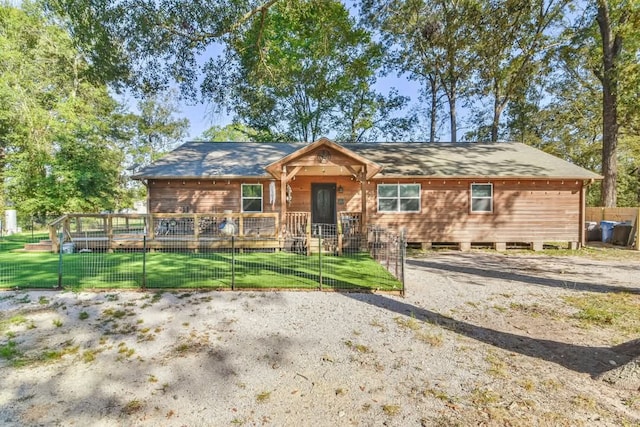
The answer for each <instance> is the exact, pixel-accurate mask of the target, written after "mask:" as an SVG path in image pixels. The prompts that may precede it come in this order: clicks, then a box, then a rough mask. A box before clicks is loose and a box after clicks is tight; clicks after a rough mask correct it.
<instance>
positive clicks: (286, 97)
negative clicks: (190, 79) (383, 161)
mask: <svg viewBox="0 0 640 427" xmlns="http://www.w3.org/2000/svg"><path fill="white" fill-rule="evenodd" d="M380 55H381V51H380V49H379V46H377V45H376V44H375V43H373V42H372V41H371V39H370V36H369V34H368V33H367V32H365V31H364V30H362V29H358V28H356V26H355V22H354V20H353V19H352V18H351V17H350V16H349V12H348V10H347V9H346V8H345V7H344V5H343V4H342V3H340V2H338V1H333V0H331V1H326V0H299V1H292V2H287V4H286V5H282V6H281V5H280V4H278V5H275V6H273V7H272V8H271V9H270V10H269V13H268V14H267V13H265V14H263V17H262V19H261V20H260V21H256V22H254V23H253V25H252V26H251V27H250V28H249V29H248V30H247V31H245V32H243V33H242V34H240V35H239V36H238V37H235V38H231V39H230V40H229V44H228V48H227V51H226V56H225V57H224V58H222V59H221V60H220V63H219V65H218V66H217V67H216V69H218V70H224V72H220V73H218V74H217V75H215V76H211V77H212V78H210V79H207V80H206V84H207V85H208V86H207V89H208V90H209V93H211V95H212V96H213V99H214V100H216V101H217V102H219V103H225V104H227V105H230V107H231V109H232V110H233V111H234V112H235V114H236V116H237V118H238V120H239V121H241V122H243V123H245V124H246V125H247V126H249V127H251V128H253V129H256V130H257V131H259V132H262V133H264V134H265V135H267V136H268V137H269V138H270V139H274V140H299V141H313V140H315V139H317V138H318V137H320V136H321V135H328V134H329V133H330V132H332V131H340V129H336V127H335V126H334V124H335V117H336V114H337V113H338V112H339V111H341V112H342V113H346V114H348V115H349V118H348V119H347V121H348V122H350V123H351V124H352V125H353V126H355V127H350V128H348V129H343V132H342V133H341V134H338V135H337V136H336V137H337V139H349V138H353V137H359V136H361V135H362V134H363V133H364V132H366V130H367V129H369V128H371V127H374V126H375V125H377V124H376V123H373V122H372V121H371V120H370V117H372V116H373V115H374V114H375V112H372V108H373V109H378V108H382V107H385V108H387V109H388V108H390V107H394V104H392V103H382V102H380V100H379V95H378V94H376V93H375V92H374V91H373V89H372V87H371V86H372V84H373V82H374V81H375V79H374V78H373V77H374V73H375V70H376V68H377V67H378V64H379V62H380ZM223 64H227V67H226V68H225V67H224V66H223ZM229 65H230V66H229ZM213 77H216V78H213ZM398 99H399V98H396V100H398ZM400 101H401V99H400ZM399 104H400V105H401V102H400V103H399ZM396 105H398V104H396ZM394 108H395V107H394ZM341 119H343V117H341ZM361 131H363V132H361Z"/></svg>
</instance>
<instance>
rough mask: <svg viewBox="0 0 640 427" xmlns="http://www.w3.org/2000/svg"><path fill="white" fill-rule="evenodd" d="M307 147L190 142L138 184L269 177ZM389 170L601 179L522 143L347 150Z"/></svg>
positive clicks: (400, 173)
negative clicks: (277, 164) (274, 168)
mask: <svg viewBox="0 0 640 427" xmlns="http://www.w3.org/2000/svg"><path fill="white" fill-rule="evenodd" d="M305 146H306V144H300V143H295V144H288V143H257V142H242V143H238V142H214V143H211V142H187V143H185V144H183V145H181V146H180V147H178V148H177V149H175V150H174V151H172V152H170V153H168V154H167V155H166V156H165V157H163V158H162V159H160V160H158V161H157V162H155V163H153V164H152V165H150V166H147V167H146V168H144V169H142V170H141V171H140V172H139V173H137V174H136V175H135V176H134V178H136V179H153V178H205V177H225V178H231V177H254V176H255V177H262V176H269V174H268V173H267V172H266V171H265V170H264V168H265V166H267V165H269V164H271V163H273V162H275V161H277V160H279V159H280V158H282V157H284V156H286V155H288V154H291V153H293V152H295V151H296V150H298V149H300V148H303V147H305ZM343 147H344V148H346V149H347V150H351V151H353V152H354V153H356V154H358V155H360V156H362V157H365V158H367V159H368V160H371V161H372V162H375V163H377V164H379V165H380V166H382V167H383V169H382V171H381V172H380V173H379V174H378V175H376V176H378V177H381V176H382V177H400V176H411V177H446V178H450V177H455V178H479V177H496V178H565V179H601V178H602V177H601V176H600V175H598V174H595V173H593V172H591V171H588V170H586V169H584V168H581V167H579V166H576V165H574V164H572V163H569V162H566V161H564V160H562V159H560V158H558V157H555V156H552V155H550V154H547V153H545V152H543V151H540V150H538V149H536V148H533V147H530V146H528V145H525V144H521V143H514V142H509V143H505V142H501V143H457V144H452V143H433V144H430V143H370V144H343Z"/></svg>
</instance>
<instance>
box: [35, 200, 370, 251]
mask: <svg viewBox="0 0 640 427" xmlns="http://www.w3.org/2000/svg"><path fill="white" fill-rule="evenodd" d="M281 218H282V217H281V215H280V214H278V213H239V212H225V213H216V214H209V213H180V214H178V213H151V214H78V213H75V214H67V215H63V216H61V217H60V218H58V219H56V220H55V221H53V222H52V223H51V224H50V225H49V240H50V242H45V243H43V247H44V246H46V247H47V248H50V249H51V251H52V252H59V251H60V249H61V247H62V248H63V249H65V246H64V245H65V244H68V245H69V246H67V249H68V250H70V251H109V252H112V251H116V250H127V249H130V250H142V249H148V250H175V249H178V248H180V249H185V250H195V251H197V250H218V249H219V250H223V249H238V250H245V249H246V250H263V249H271V250H278V251H280V250H286V251H292V252H298V253H305V254H307V255H309V254H311V253H313V252H316V251H317V250H322V251H326V252H332V253H336V254H338V255H341V254H342V253H343V251H344V250H354V251H355V250H362V249H365V250H366V249H367V239H366V229H365V226H364V224H363V222H362V214H361V212H348V211H339V212H337V221H336V223H335V224H323V223H312V222H311V212H286V213H285V214H284V221H283V220H281ZM229 224H231V226H227V225H229Z"/></svg>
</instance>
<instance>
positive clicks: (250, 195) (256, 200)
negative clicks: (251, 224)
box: [242, 184, 262, 212]
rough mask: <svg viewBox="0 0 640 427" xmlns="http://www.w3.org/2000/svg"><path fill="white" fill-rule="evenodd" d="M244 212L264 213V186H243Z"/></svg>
mask: <svg viewBox="0 0 640 427" xmlns="http://www.w3.org/2000/svg"><path fill="white" fill-rule="evenodd" d="M242 212H262V184H242Z"/></svg>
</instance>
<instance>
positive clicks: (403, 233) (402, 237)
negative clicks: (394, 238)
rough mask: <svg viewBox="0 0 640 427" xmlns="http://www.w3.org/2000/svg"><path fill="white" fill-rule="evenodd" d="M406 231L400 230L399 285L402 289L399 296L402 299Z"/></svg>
mask: <svg viewBox="0 0 640 427" xmlns="http://www.w3.org/2000/svg"><path fill="white" fill-rule="evenodd" d="M406 239H407V237H406V229H405V228H403V229H402V230H400V283H401V284H402V289H401V290H400V295H402V296H403V297H404V288H405V284H404V269H405V266H406V258H407V256H406V255H407V242H406Z"/></svg>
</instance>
